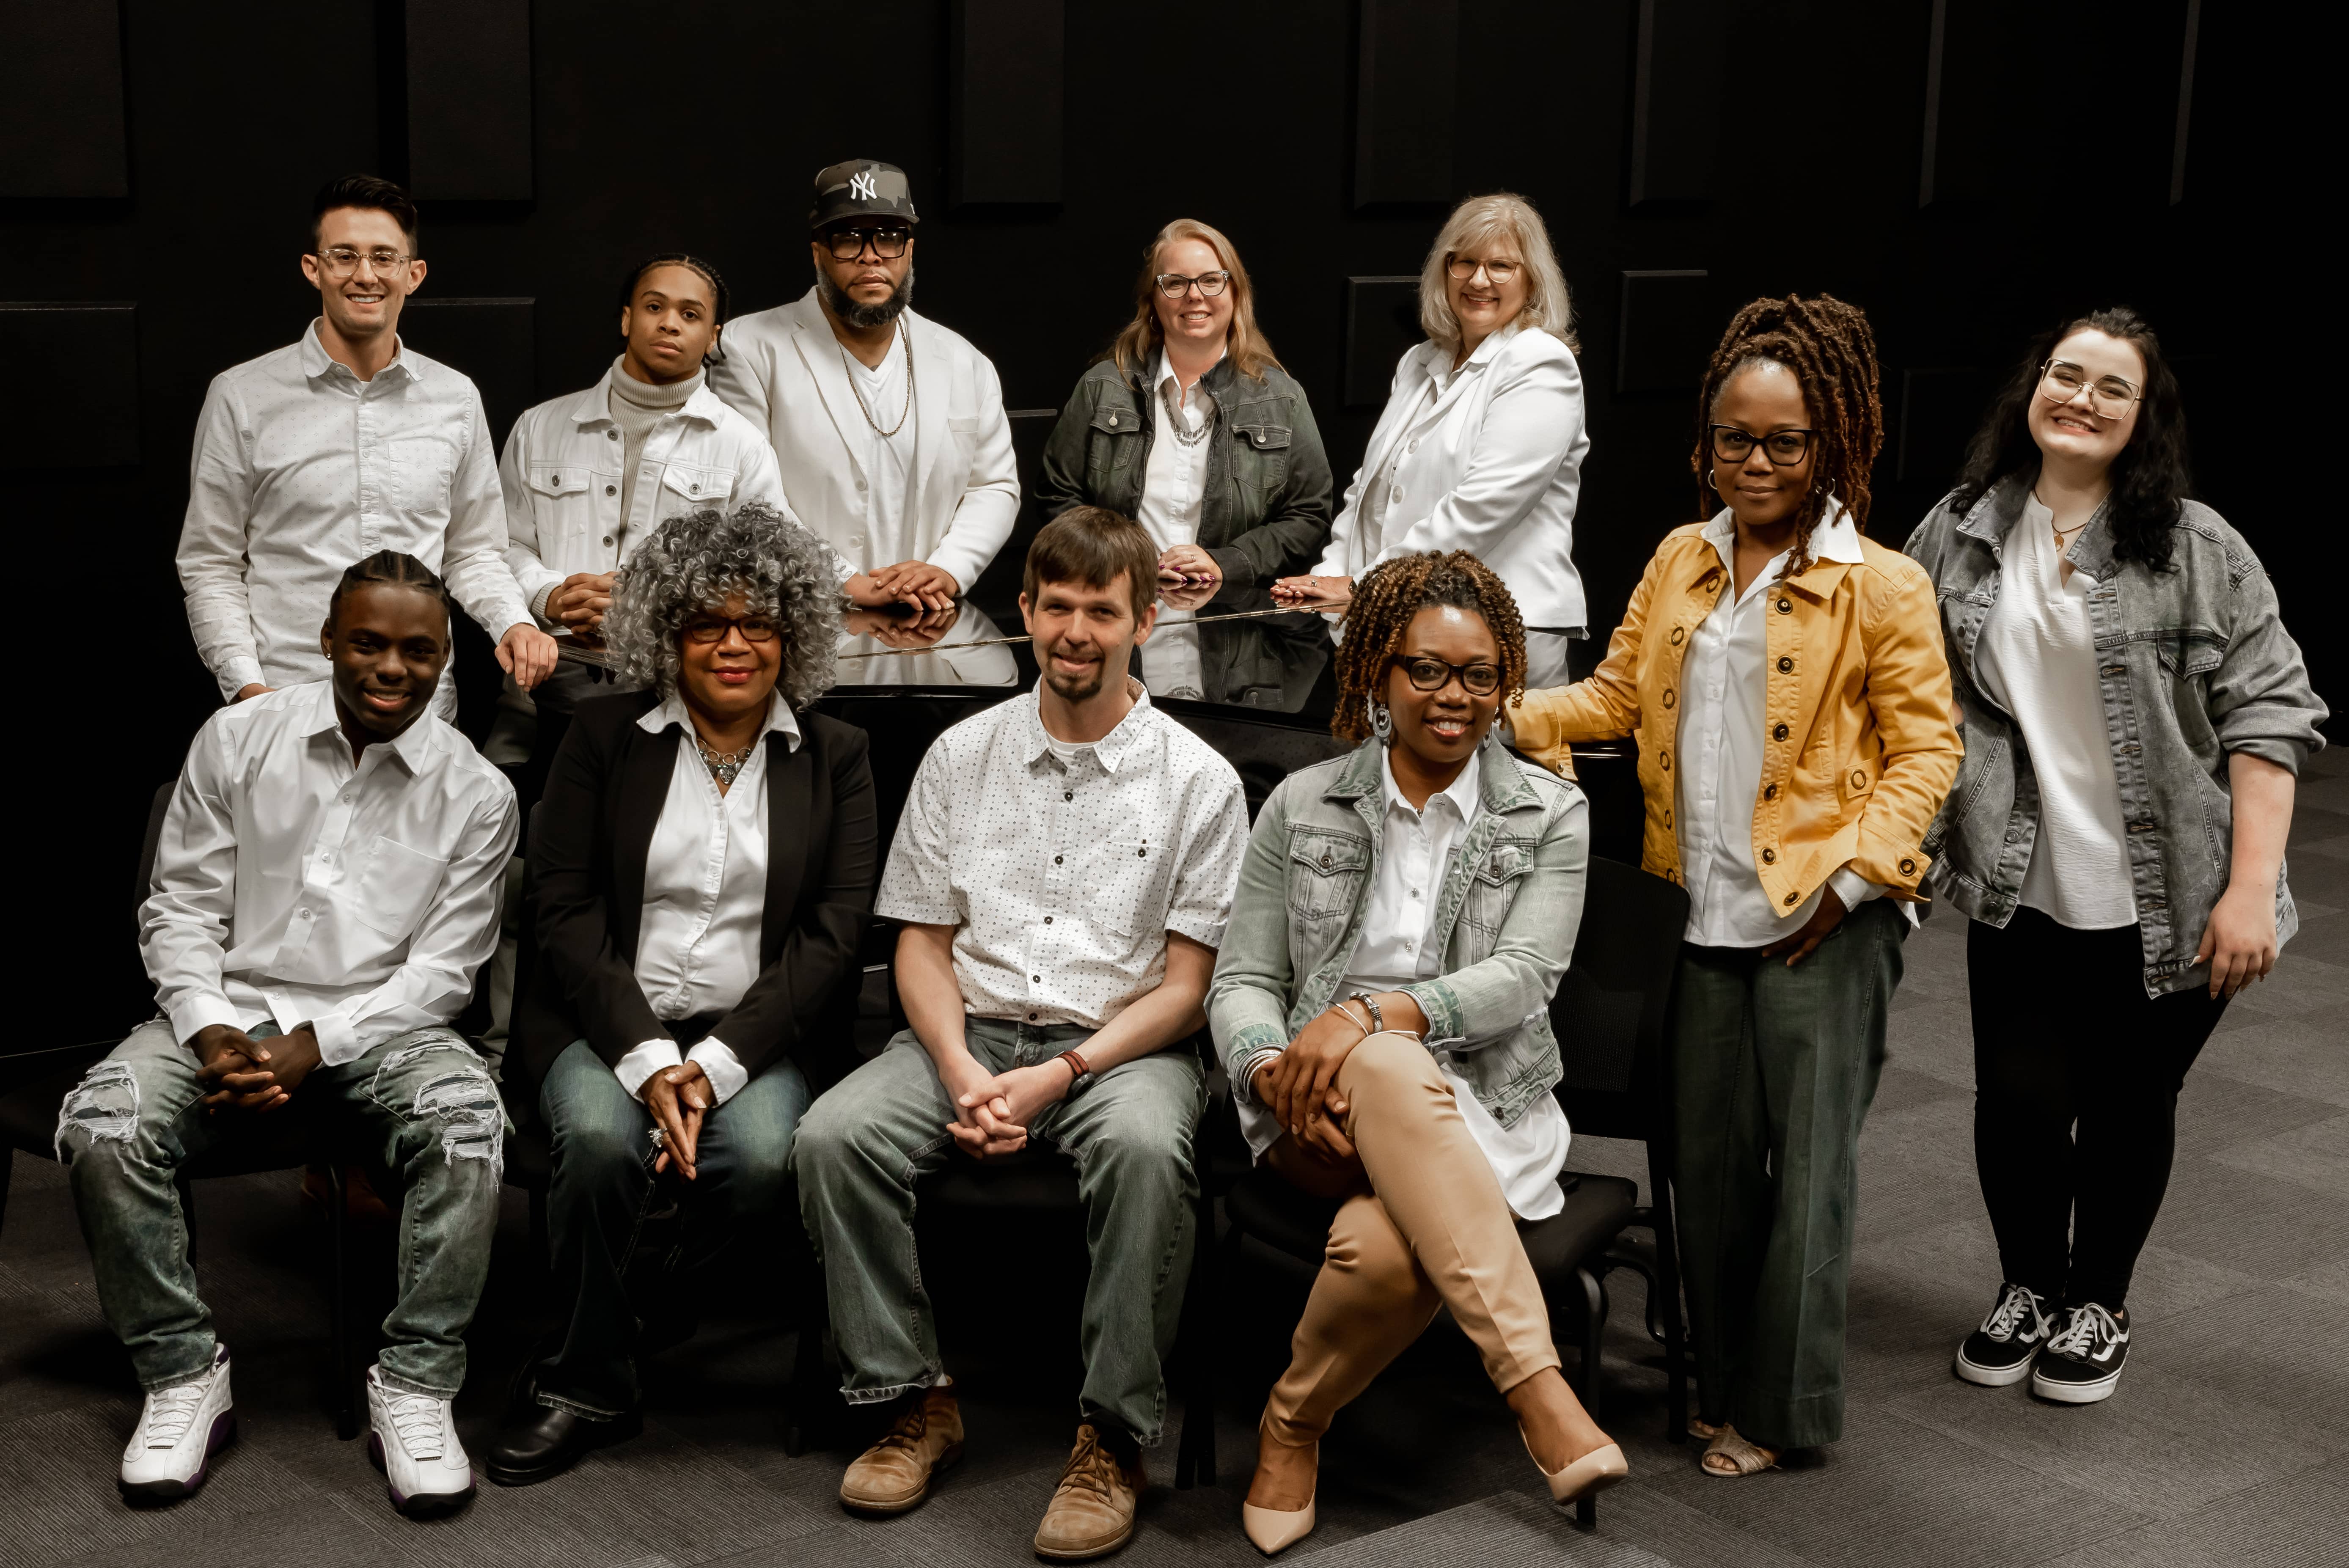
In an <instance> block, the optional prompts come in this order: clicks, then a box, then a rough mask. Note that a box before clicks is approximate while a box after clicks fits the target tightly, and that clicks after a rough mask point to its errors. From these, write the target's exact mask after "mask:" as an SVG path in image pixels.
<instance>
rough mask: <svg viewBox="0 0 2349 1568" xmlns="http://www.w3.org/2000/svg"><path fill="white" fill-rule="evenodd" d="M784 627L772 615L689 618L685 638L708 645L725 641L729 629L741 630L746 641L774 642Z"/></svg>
mask: <svg viewBox="0 0 2349 1568" xmlns="http://www.w3.org/2000/svg"><path fill="white" fill-rule="evenodd" d="M782 629H783V628H781V626H779V625H778V624H776V622H775V619H774V618H773V617H771V616H763V615H746V616H736V617H734V618H731V619H727V620H715V619H704V620H689V621H688V622H686V623H685V640H686V641H688V642H698V643H701V644H703V645H704V646H707V645H709V644H710V643H713V642H723V641H725V640H726V634H727V633H728V632H729V631H739V632H740V633H741V634H742V640H743V641H745V642H772V641H774V640H775V639H776V638H777V637H779V636H781V634H782Z"/></svg>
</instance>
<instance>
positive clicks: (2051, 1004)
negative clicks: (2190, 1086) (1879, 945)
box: [1966, 909, 2227, 1311]
mask: <svg viewBox="0 0 2349 1568" xmlns="http://www.w3.org/2000/svg"><path fill="white" fill-rule="evenodd" d="M2143 975H2144V959H2143V957H2142V956H2141V952H2140V949H2139V947H2138V936H2137V927H2135V926H2121V927H2118V928H2116V929H2112V930H2106V931H2077V930H2074V929H2071V928H2070V927H2068V926H2060V925H2057V924H2056V923H2055V922H2054V920H2052V919H2048V918H2047V917H2046V916H2045V915H2043V914H2041V913H2040V912H2039V911H2038V910H2036V909H2017V910H2015V912H2014V918H2013V919H2011V920H2009V921H2008V922H2007V923H2006V929H2003V930H2001V929H1998V928H1996V927H1994V926H1987V925H1984V924H1982V922H1981V921H1979V920H1976V921H1973V922H1971V924H1969V926H1968V927H1967V929H1966V987H1967V990H1968V992H1970V993H1971V998H1972V1001H1973V1014H1974V1167H1975V1169H1976V1171H1977V1172H1978V1173H1979V1174H1980V1176H1981V1178H1982V1202H1983V1204H1984V1206H1985V1207H1987V1208H1988V1209H1989V1210H1990V1222H1991V1229H1992V1230H1993V1231H1996V1232H1997V1233H1998V1260H1999V1266H2000V1268H2001V1269H2002V1270H2003V1271H2004V1272H2005V1274H2006V1277H2007V1278H2008V1279H2009V1280H2011V1281H2013V1282H2014V1283H2016V1284H2019V1285H2027V1286H2029V1287H2030V1288H2031V1289H2033V1290H2034V1291H2037V1292H2038V1293H2040V1294H2041V1295H2043V1296H2046V1297H2048V1298H2050V1299H2051V1300H2054V1301H2058V1302H2065V1303H2074V1304H2077V1303H2085V1302H2096V1303H2100V1304H2102V1305H2103V1306H2105V1307H2106V1308H2109V1309H2112V1310H2115V1311H2117V1310H2118V1309H2119V1308H2120V1307H2121V1305H2122V1304H2123V1303H2124V1302H2125V1301H2126V1299H2127V1295H2128V1285H2129V1275H2130V1274H2131V1273H2133V1272H2135V1271H2136V1268H2137V1253H2138V1252H2139V1251H2143V1250H2144V1247H2145V1239H2146V1237H2147V1235H2148V1234H2150V1233H2151V1231H2152V1230H2153V1219H2154V1216H2155V1215H2156V1214H2158V1213H2159V1212H2160V1211H2161V1198H2162V1194H2163V1193H2164V1192H2165V1191H2166V1190H2167V1189H2168V1186H2169V1162H2170V1155H2171V1151H2172V1148H2173V1147H2174V1145H2175V1143H2176V1141H2177V1132H2178V1089H2179V1087H2180V1086H2181V1085H2184V1084H2185V1082H2186V1070H2187V1069H2188V1068H2189V1067H2191V1066H2192V1065H2193V1064H2194V1058H2195V1057H2196V1056H2198V1055H2199V1054H2201V1051H2202V1044H2203V1042H2204V1041H2206V1040H2208V1039H2209V1038H2210V1031H2211V1030H2213V1029H2215V1028H2217V1027H2218V1025H2219V1015H2220V1013H2222V1012H2225V1011H2226V1010H2227V1004H2226V1002H2225V1001H2224V1000H2223V999H2222V1000H2219V1001H2213V1000H2212V999H2211V996H2210V993H2209V990H2208V989H2207V988H2206V987H2204V986H2201V985H2196V986H2193V987H2191V988H2189V989H2188V990H2185V991H2177V992H2170V993H2168V995H2166V996H2161V997H2147V995H2146V993H2145V981H2144V978H2143ZM2075 1124H2076V1127H2077V1130H2076V1131H2075Z"/></svg>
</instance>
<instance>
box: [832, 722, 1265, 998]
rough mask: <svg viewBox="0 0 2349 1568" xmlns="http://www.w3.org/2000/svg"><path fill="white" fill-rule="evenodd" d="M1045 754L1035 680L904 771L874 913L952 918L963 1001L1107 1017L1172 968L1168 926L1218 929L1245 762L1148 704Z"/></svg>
mask: <svg viewBox="0 0 2349 1568" xmlns="http://www.w3.org/2000/svg"><path fill="white" fill-rule="evenodd" d="M1130 690H1131V691H1133V711H1130V712H1128V713H1127V714H1126V716H1125V717H1124V719H1123V720H1122V721H1121V722H1119V724H1118V726H1117V728H1115V729H1114V730H1112V731H1111V732H1109V733H1108V734H1106V735H1104V736H1102V738H1101V739H1100V740H1099V741H1096V742H1092V743H1091V744H1088V745H1082V746H1077V747H1074V748H1072V749H1071V761H1069V762H1066V763H1063V761H1062V760H1061V758H1060V757H1058V756H1056V755H1054V753H1053V742H1052V741H1051V738H1050V735H1049V734H1048V733H1047V732H1046V731H1045V729H1044V722H1043V719H1042V717H1041V716H1040V712H1039V711H1038V706H1037V703H1038V699H1037V696H1036V693H1035V692H1034V691H1032V690H1031V691H1028V692H1025V693H1022V694H1021V695H1019V696H1018V697H1014V698H1012V699H1011V700H1010V701H1006V702H999V703H998V704H996V705H995V706H994V707H992V708H989V709H988V710H987V711H985V712H982V713H977V714H974V715H972V716H971V717H970V718H968V719H965V720H964V721H963V722H960V723H959V724H957V725H955V726H954V727H953V728H952V729H950V730H948V731H947V732H946V733H945V734H943V735H940V736H939V737H938V738H937V740H936V742H934V743H932V745H931V747H930V749H929V752H928V753H926V755H925V756H924V757H923V758H922V765H921V767H920V768H919V769H918V770H916V773H915V774H914V784H913V789H912V791H911V793H910V794H908V795H907V797H906V800H905V815H902V816H900V817H899V818H898V819H897V836H896V839H895V842H894V843H893V844H891V846H890V848H889V864H888V867H887V868H886V869H885V871H884V872H883V873H882V876H881V892H880V896H879V898H878V899H877V900H876V901H875V903H874V913H875V914H877V915H879V916H881V917H882V918H883V919H891V920H911V921H915V922H917V923H919V924H922V925H932V926H953V927H955V928H957V929H956V930H955V937H954V966H955V978H956V980H957V981H959V982H960V984H961V987H962V999H963V1005H964V1006H965V1007H966V1008H967V1009H968V1010H969V1011H970V1012H973V1013H975V1014H977V1015H978V1016H979V1017H981V1018H999V1019H1005V1020H1009V1021H1012V1022H1016V1023H1075V1024H1081V1025H1082V1026H1083V1027H1085V1028H1088V1029H1099V1028H1101V1027H1102V1025H1103V1024H1105V1023H1108V1022H1109V1021H1110V1020H1111V1019H1112V1018H1114V1017H1116V1016H1117V1015H1118V1014H1119V1013H1120V1012H1123V1011H1124V1009H1125V1008H1126V1007H1127V1006H1128V1005H1129V1004H1130V1003H1132V1002H1133V1001H1134V1000H1135V999H1136V998H1138V997H1140V996H1141V995H1142V994H1143V992H1147V991H1149V990H1151V989H1152V988H1153V987H1154V986H1155V985H1157V984H1158V982H1159V981H1161V980H1163V979H1164V978H1165V974H1166V933H1167V932H1168V931H1176V932H1179V933H1181V934H1182V935H1184V936H1186V937H1188V938H1190V939H1191V940H1193V941H1195V942H1200V943H1203V944H1205V945H1206V946H1207V947H1211V948H1212V947H1217V946H1220V945H1221V944H1222V942H1223V939H1224V922H1225V921H1226V920H1227V919H1230V918H1231V909H1232V894H1233V892H1234V891H1235V890H1236V889H1237V888H1238V886H1239V875H1240V857H1241V856H1242V854H1243V853H1244V852H1245V851H1246V849H1247V805H1246V803H1245V801H1244V800H1243V798H1242V796H1241V794H1240V779H1239V774H1237V773H1235V772H1233V771H1232V764H1231V763H1227V762H1226V761H1225V760H1224V759H1223V758H1222V757H1220V756H1218V755H1217V754H1216V753H1215V752H1214V751H1213V750H1211V749H1210V748H1209V747H1208V745H1207V743H1206V742H1205V741H1202V740H1200V739H1199V738H1198V736H1196V735H1195V734H1193V733H1192V732H1190V731H1189V730H1187V729H1185V728H1184V727H1183V726H1182V725H1180V724H1178V723H1175V722H1174V721H1173V720H1171V719H1169V718H1167V717H1166V716H1165V715H1164V714H1163V713H1161V712H1159V711H1157V710H1156V709H1155V708H1154V707H1153V706H1152V705H1151V702H1150V694H1149V692H1148V691H1144V690H1143V688H1142V687H1141V685H1140V684H1139V683H1138V682H1135V683H1132V684H1131V686H1130Z"/></svg>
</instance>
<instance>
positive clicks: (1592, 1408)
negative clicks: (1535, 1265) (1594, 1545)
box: [1574, 1268, 1607, 1530]
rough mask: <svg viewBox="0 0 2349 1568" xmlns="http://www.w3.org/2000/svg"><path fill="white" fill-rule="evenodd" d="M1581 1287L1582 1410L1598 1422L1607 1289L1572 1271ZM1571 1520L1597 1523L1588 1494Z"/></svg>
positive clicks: (1588, 1275)
mask: <svg viewBox="0 0 2349 1568" xmlns="http://www.w3.org/2000/svg"><path fill="white" fill-rule="evenodd" d="M1574 1277H1575V1278H1576V1279H1577V1280H1578V1281H1580V1282H1581V1284H1582V1407H1583V1409H1584V1410H1586V1411H1588V1413H1589V1415H1590V1418H1591V1420H1593V1421H1594V1422H1595V1421H1597V1420H1598V1419H1599V1340H1600V1339H1601V1338H1602V1337H1603V1336H1604V1335H1605V1334H1606V1332H1607V1287H1606V1286H1605V1285H1603V1284H1601V1283H1600V1282H1599V1276H1598V1275H1597V1274H1595V1273H1592V1272H1590V1270H1589V1269H1588V1268H1578V1269H1577V1270H1575V1271H1574ZM1574 1521H1575V1522H1576V1523H1577V1524H1579V1525H1581V1526H1582V1527H1583V1528H1584V1529H1586V1530H1590V1529H1595V1528H1597V1526H1598V1523H1599V1501H1598V1499H1596V1498H1595V1497H1593V1496H1591V1494H1589V1493H1588V1492H1585V1493H1583V1495H1582V1496H1581V1497H1579V1498H1578V1499H1576V1500H1575V1504H1574Z"/></svg>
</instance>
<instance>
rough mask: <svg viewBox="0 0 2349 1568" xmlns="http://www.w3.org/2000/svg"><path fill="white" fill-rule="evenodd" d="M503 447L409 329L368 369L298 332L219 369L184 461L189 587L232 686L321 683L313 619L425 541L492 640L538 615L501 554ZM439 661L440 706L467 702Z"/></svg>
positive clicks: (198, 628) (218, 669)
mask: <svg viewBox="0 0 2349 1568" xmlns="http://www.w3.org/2000/svg"><path fill="white" fill-rule="evenodd" d="M505 549H506V519H505V506H504V504H503V501H502V498H501V497H500V495H499V493H498V472H497V452H496V450H495V447H494V445H493V442H492V438H491V435H490V431H489V424H488V420H487V417H486V416H485V415H484V414H483V413H482V411H481V393H480V392H478V391H477V390H475V389H474V387H473V383H472V382H471V380H469V379H466V378H465V377H464V376H462V375H460V374H459V373H458V372H457V371H455V370H452V369H449V367H447V366H446V365H443V364H441V363H440V362H439V361H438V360H435V359H429V358H425V357H424V356H423V355H421V354H419V353H417V352H416V351H415V350H414V349H413V348H409V347H408V346H407V345H405V344H402V345H400V347H399V350H398V353H397V354H395V355H394V356H393V358H392V361H391V363H390V364H388V365H386V366H385V367H384V368H383V369H380V370H378V371H377V372H376V373H375V377H374V379H371V380H366V381H362V380H360V379H358V377H357V375H356V374H354V373H353V372H352V370H351V369H350V368H349V367H348V366H347V365H344V364H342V363H340V362H339V361H337V360H336V359H333V358H328V356H327V354H326V349H325V348H323V347H322V346H321V345H320V344H319V341H318V328H317V323H316V322H315V321H314V322H312V323H311V325H310V329H309V330H308V331H306V332H305V333H303V334H302V338H301V341H299V342H297V343H294V344H291V345H289V346H288V347H286V348H280V349H278V350H277V351H276V352H274V353H271V354H264V355H263V356H262V357H261V358H258V359H251V360H247V361H246V362H245V363H244V364H242V365H239V366H236V367H235V368H234V369H228V370H223V371H222V372H221V373H220V374H219V375H217V376H215V377H213V378H212V389H211V390H210V391H208V392H206V393H205V394H204V408H203V412H202V414H201V415H199V416H198V418H197V421H196V441H195V451H194V453H193V455H192V456H191V458H190V460H189V463H188V512H187V517H186V520H185V522H183V523H182V524H181V529H180V551H179V567H180V584H181V587H183V588H185V589H186V591H187V598H188V626H189V629H190V630H191V631H192V632H193V633H194V634H195V639H196V651H197V652H198V653H199V654H201V655H202V657H203V661H204V664H205V666H206V667H207V668H209V669H210V670H212V676H213V679H214V680H217V681H219V683H220V689H221V695H222V696H223V697H226V698H229V699H231V700H233V699H234V698H235V696H236V694H237V692H238V691H242V690H243V688H245V687H247V686H250V685H254V684H255V683H256V682H257V683H259V684H261V685H264V686H293V685H296V684H299V683H301V682H304V681H309V680H323V679H324V678H325V677H326V673H327V670H326V656H325V655H324V654H322V653H321V652H319V650H318V628H319V627H320V626H321V625H322V624H323V623H324V622H325V621H326V608H327V604H328V601H329V600H330V599H331V598H332V597H334V591H335V585H336V582H338V581H340V580H341V578H342V575H343V573H344V571H345V570H346V569H347V568H348V567H350V566H353V565H354V564H356V563H357V562H359V561H362V560H364V559H366V558H367V556H372V555H374V554H375V553H376V552H377V551H378V550H398V551H400V552H401V553H403V554H405V555H409V556H415V557H416V558H417V559H418V560H419V561H421V562H423V563H424V564H425V565H426V566H429V567H431V568H432V569H433V570H434V571H436V572H438V573H440V576H442V577H443V578H444V579H445V580H446V581H447V582H448V585H449V591H450V593H451V594H453V595H455V596H456V599H457V602H458V603H459V604H460V605H462V606H464V607H465V611H466V613H467V614H469V615H471V617H472V618H474V619H475V620H477V621H479V622H480V623H481V628H482V629H483V630H485V631H487V632H488V633H489V634H490V639H491V640H492V641H493V642H494V641H496V640H497V639H500V638H502V637H503V636H504V635H505V634H506V632H507V631H508V630H509V629H511V628H512V627H514V626H516V625H522V626H529V625H532V624H533V622H532V620H531V617H530V608H529V605H528V603H527V601H526V600H525V599H524V598H523V594H522V590H521V589H520V588H519V587H517V586H516V585H515V583H514V579H513V573H512V571H510V570H509V569H508V568H507V566H506V561H505ZM456 702H457V685H456V681H455V680H454V679H452V677H451V674H450V672H449V671H446V670H444V671H443V672H442V674H441V680H440V691H439V693H438V695H437V696H436V698H435V701H434V704H433V706H434V711H437V712H439V713H440V714H442V715H443V716H450V715H453V714H454V713H455V712H456Z"/></svg>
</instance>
